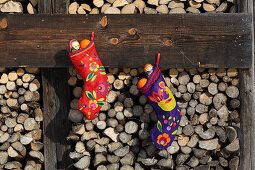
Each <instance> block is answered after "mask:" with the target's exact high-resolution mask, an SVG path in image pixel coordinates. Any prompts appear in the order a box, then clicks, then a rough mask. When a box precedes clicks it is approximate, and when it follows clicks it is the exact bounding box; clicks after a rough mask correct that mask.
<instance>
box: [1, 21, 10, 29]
mask: <svg viewBox="0 0 255 170" xmlns="http://www.w3.org/2000/svg"><path fill="white" fill-rule="evenodd" d="M0 26H1V28H3V29H5V28H7V26H8V22H7V19H6V18H3V19H2V20H1V22H0Z"/></svg>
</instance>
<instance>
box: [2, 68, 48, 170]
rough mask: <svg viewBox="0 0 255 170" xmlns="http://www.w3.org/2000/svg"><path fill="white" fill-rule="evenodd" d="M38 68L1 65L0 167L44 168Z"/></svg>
mask: <svg viewBox="0 0 255 170" xmlns="http://www.w3.org/2000/svg"><path fill="white" fill-rule="evenodd" d="M38 73H39V69H38V68H25V69H22V68H19V69H6V68H0V108H1V112H0V169H25V170H30V169H41V168H42V164H43V162H44V156H43V152H42V148H43V143H42V129H41V128H42V127H41V126H42V121H43V113H42V110H41V109H40V103H39V102H40V94H39V91H38V90H39V89H40V82H39V81H40V77H39V75H38Z"/></svg>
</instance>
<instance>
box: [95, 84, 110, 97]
mask: <svg viewBox="0 0 255 170" xmlns="http://www.w3.org/2000/svg"><path fill="white" fill-rule="evenodd" d="M107 91H108V87H107V84H106V82H102V83H99V84H98V87H97V92H98V93H100V94H101V95H104V94H105V93H106V92H107Z"/></svg>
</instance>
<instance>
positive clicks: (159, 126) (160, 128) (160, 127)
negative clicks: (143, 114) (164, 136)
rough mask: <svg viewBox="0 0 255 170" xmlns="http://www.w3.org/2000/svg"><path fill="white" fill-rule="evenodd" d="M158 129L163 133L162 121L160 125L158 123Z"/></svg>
mask: <svg viewBox="0 0 255 170" xmlns="http://www.w3.org/2000/svg"><path fill="white" fill-rule="evenodd" d="M157 128H158V130H159V131H160V132H162V124H161V122H160V121H158V123H157Z"/></svg>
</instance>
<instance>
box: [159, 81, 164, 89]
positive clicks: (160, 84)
mask: <svg viewBox="0 0 255 170" xmlns="http://www.w3.org/2000/svg"><path fill="white" fill-rule="evenodd" d="M159 87H161V88H162V89H163V90H166V85H165V83H164V82H163V81H161V82H159Z"/></svg>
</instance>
